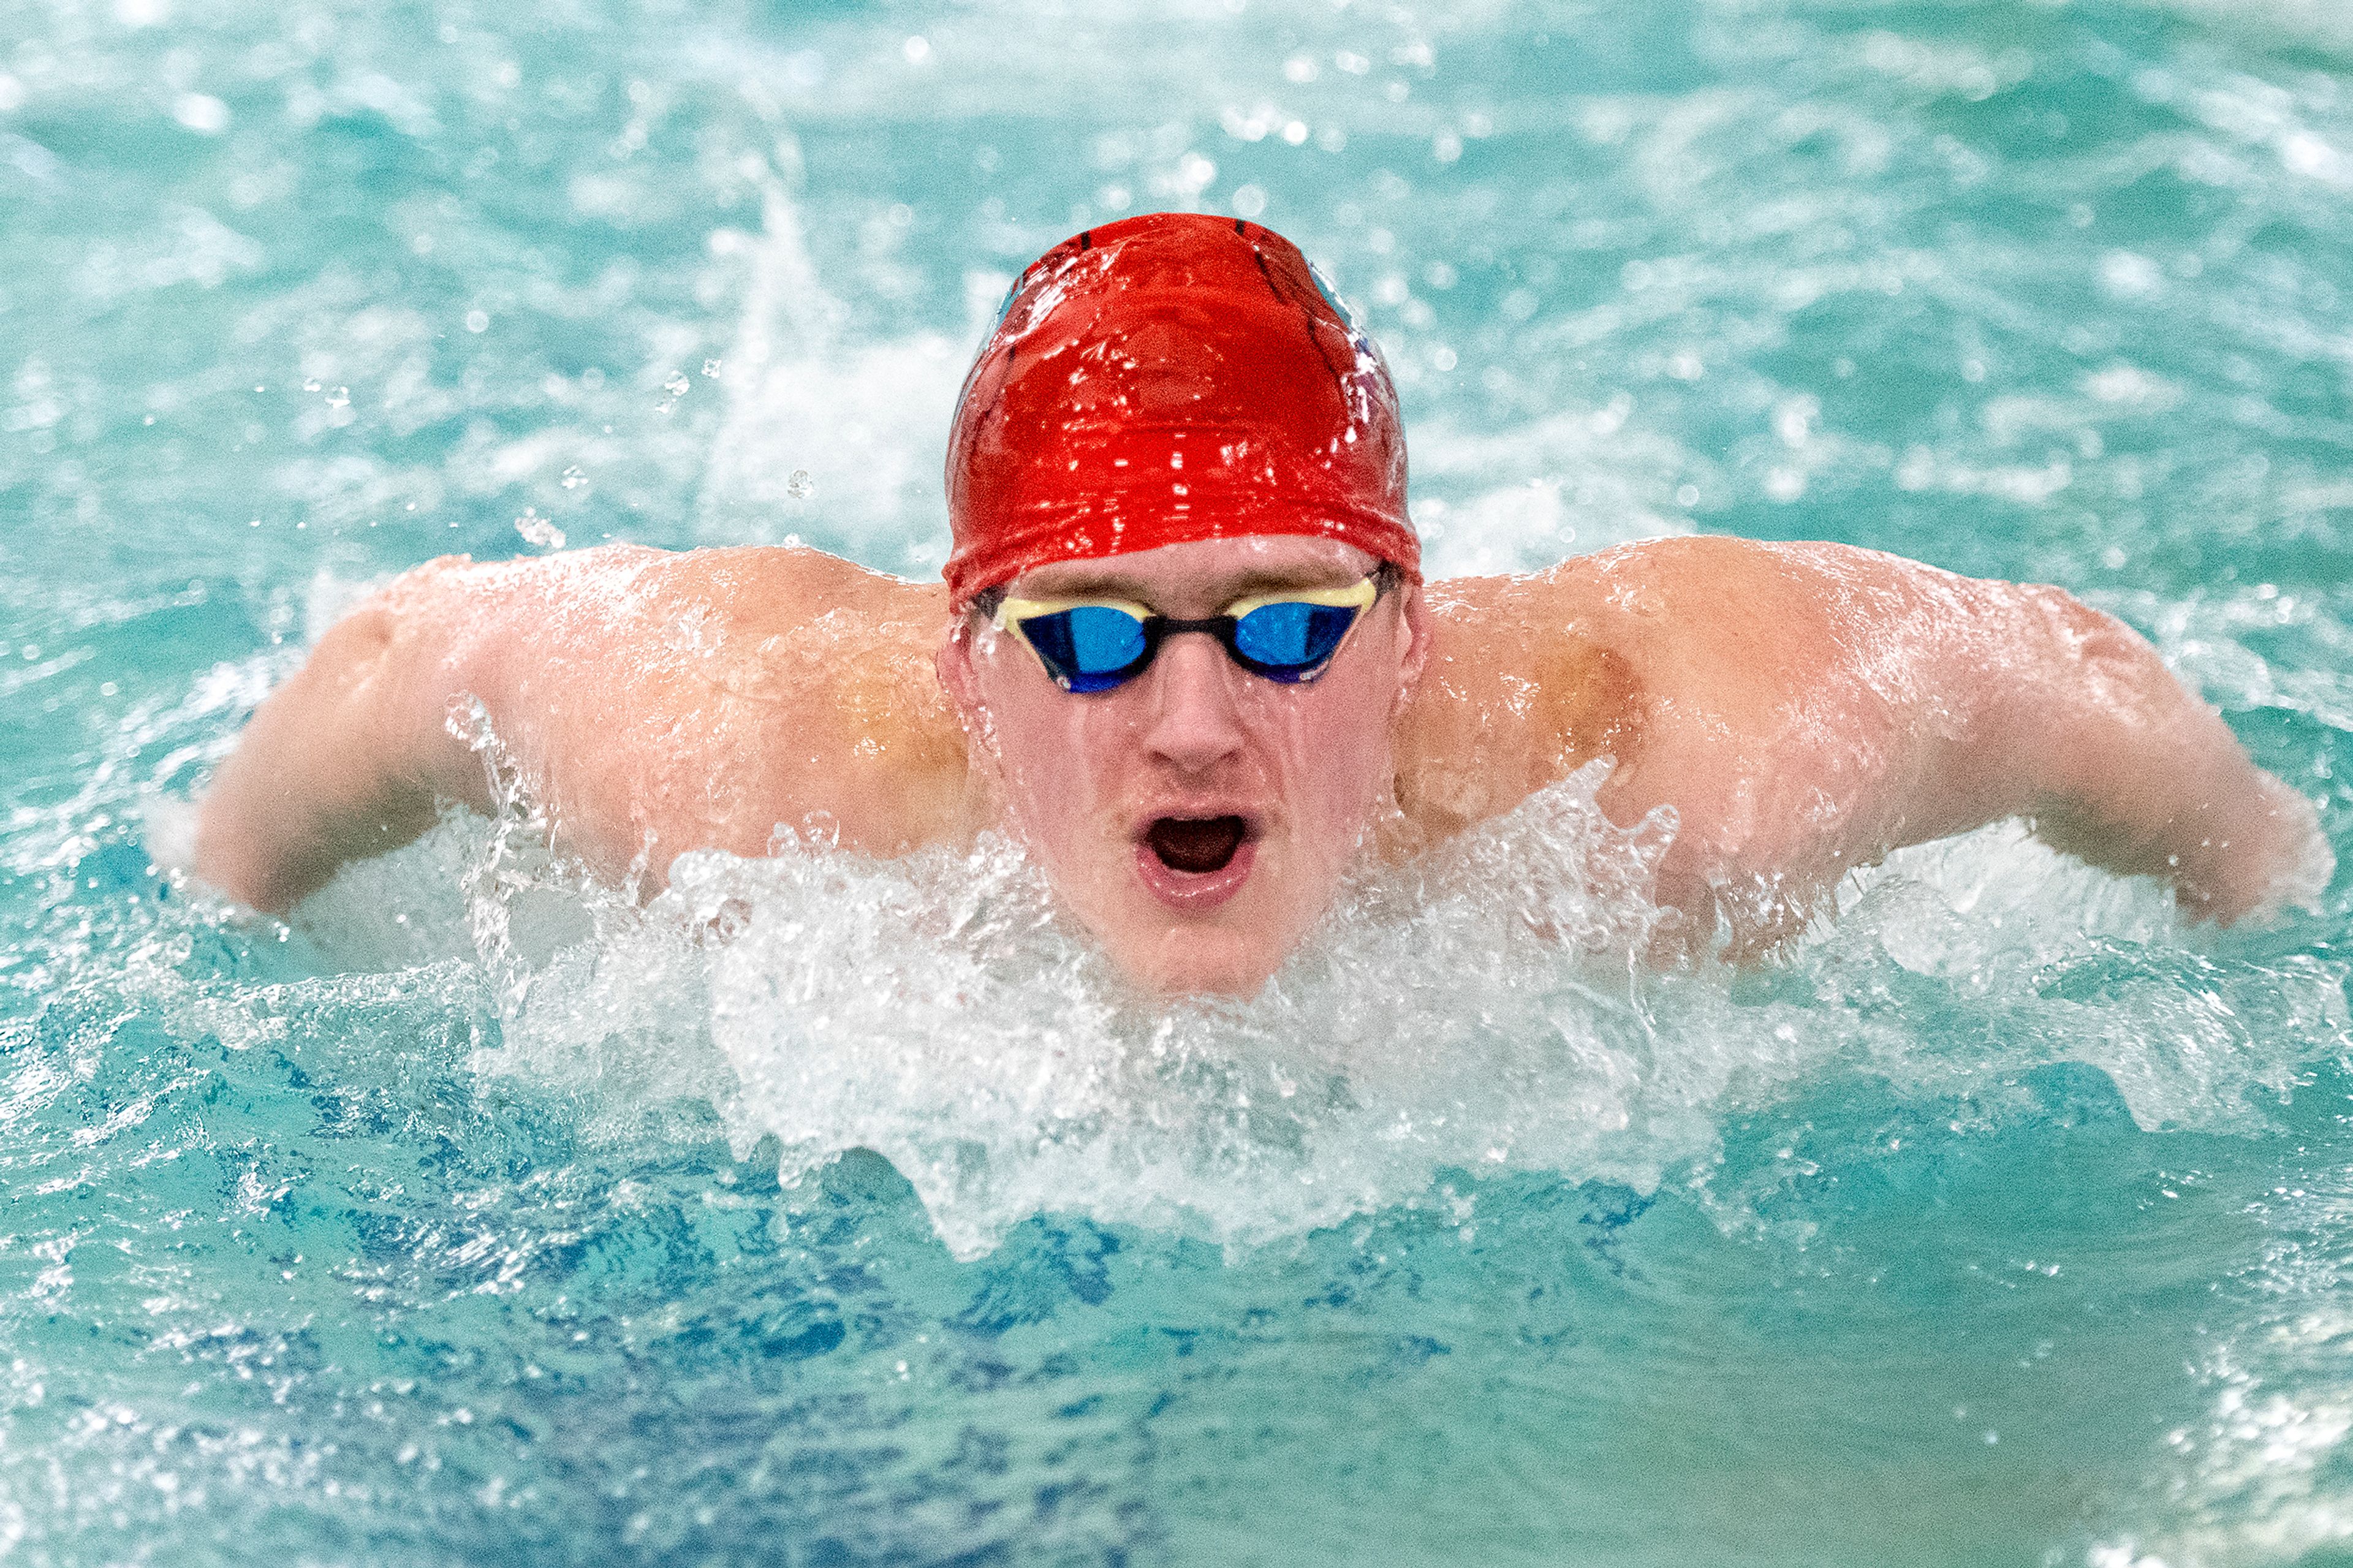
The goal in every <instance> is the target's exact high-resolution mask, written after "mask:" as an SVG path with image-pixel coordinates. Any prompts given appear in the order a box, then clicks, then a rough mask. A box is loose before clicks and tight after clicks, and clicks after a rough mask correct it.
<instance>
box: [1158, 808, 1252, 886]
mask: <svg viewBox="0 0 2353 1568" xmlns="http://www.w3.org/2000/svg"><path fill="white" fill-rule="evenodd" d="M1249 832H1250V825H1249V824H1248V823H1245V822H1244V821H1243V820H1242V819H1241V818H1240V817H1239V816H1164V817H1161V818H1159V819H1158V820H1157V821H1155V822H1154V823H1153V825H1152V826H1151V829H1150V830H1149V831H1148V832H1146V833H1145V836H1144V841H1145V844H1147V845H1149V846H1150V847H1151V849H1152V853H1153V854H1154V855H1155V856H1157V857H1158V858H1159V860H1160V863H1161V864H1162V865H1163V866H1166V867H1167V868H1169V869H1170V870H1172V871H1183V872H1186V873H1187V874H1189V875H1192V876H1196V877H1205V876H1208V874H1209V873H1210V872H1212V871H1222V870H1224V869H1225V868H1226V866H1227V864H1228V863H1229V861H1231V860H1232V859H1233V858H1234V853H1235V851H1237V850H1239V849H1240V847H1242V840H1243V839H1244V838H1245V837H1248V836H1249Z"/></svg>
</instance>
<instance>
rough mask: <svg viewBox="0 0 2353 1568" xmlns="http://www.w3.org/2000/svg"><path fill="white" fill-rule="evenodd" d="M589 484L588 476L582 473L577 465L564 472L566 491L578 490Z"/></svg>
mask: <svg viewBox="0 0 2353 1568" xmlns="http://www.w3.org/2000/svg"><path fill="white" fill-rule="evenodd" d="M587 482H588V476H587V475H586V473H583V472H582V471H581V468H580V465H579V464H577V463H575V464H573V465H572V466H571V467H570V468H566V469H565V470H564V488H565V489H567V490H576V489H579V488H580V487H581V486H582V485H585V484H586V483H587Z"/></svg>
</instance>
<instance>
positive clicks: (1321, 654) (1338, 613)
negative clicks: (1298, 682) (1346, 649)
mask: <svg viewBox="0 0 2353 1568" xmlns="http://www.w3.org/2000/svg"><path fill="white" fill-rule="evenodd" d="M1355 620H1356V611H1355V610H1353V609H1351V608H1348V607H1347V606H1345V605H1303V604H1300V603H1298V602H1297V601H1295V600H1294V601H1292V602H1290V603H1286V604H1276V605H1260V606H1259V607H1258V608H1257V609H1255V610H1252V611H1251V612H1250V614H1249V615H1247V616H1243V617H1242V618H1241V619H1240V620H1239V621H1237V622H1235V623H1234V651H1235V652H1237V653H1239V654H1240V655H1241V656H1242V658H1245V659H1247V660H1248V661H1249V662H1250V664H1251V665H1252V666H1254V667H1259V668H1261V673H1264V674H1266V675H1270V676H1271V677H1273V678H1274V679H1277V680H1282V679H1293V680H1295V679H1299V677H1300V676H1302V675H1303V674H1305V673H1306V672H1307V671H1309V670H1312V669H1314V668H1317V667H1318V666H1320V665H1322V664H1323V663H1324V660H1325V659H1328V658H1331V657H1332V655H1333V653H1334V652H1335V651H1336V650H1337V649H1338V647H1339V646H1340V639H1341V638H1342V637H1346V636H1347V635H1348V627H1349V626H1350V625H1351V624H1353V623H1354V622H1355Z"/></svg>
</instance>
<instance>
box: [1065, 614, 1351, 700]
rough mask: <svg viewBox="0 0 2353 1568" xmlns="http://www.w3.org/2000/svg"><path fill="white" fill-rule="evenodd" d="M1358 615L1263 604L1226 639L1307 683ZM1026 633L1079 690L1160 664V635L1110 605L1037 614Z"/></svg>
mask: <svg viewBox="0 0 2353 1568" xmlns="http://www.w3.org/2000/svg"><path fill="white" fill-rule="evenodd" d="M1355 623H1356V611H1355V610H1353V609H1350V608H1348V607H1346V606H1344V605H1343V606H1335V605H1306V604H1300V603H1297V602H1295V601H1294V602H1290V603H1283V604H1274V605H1260V606H1259V607H1258V608H1257V609H1255V610H1252V611H1251V612H1250V614H1249V615H1247V616H1242V617H1241V618H1240V619H1239V620H1237V621H1233V622H1231V623H1229V626H1230V628H1231V629H1230V630H1224V629H1220V630H1219V640H1220V641H1222V642H1224V643H1225V644H1226V646H1227V647H1228V649H1229V651H1230V652H1232V654H1233V655H1234V657H1235V658H1237V659H1238V660H1239V661H1240V663H1241V664H1242V666H1243V667H1244V668H1247V669H1250V671H1252V672H1253V673H1255V674H1258V675H1261V676H1264V677H1265V678H1267V679H1270V680H1281V681H1300V680H1304V679H1307V678H1308V677H1310V676H1312V675H1314V673H1315V672H1316V671H1317V670H1319V669H1321V668H1323V667H1324V663H1325V661H1327V660H1328V659H1330V658H1331V657H1332V655H1333V654H1334V653H1335V652H1336V651H1338V649H1339V647H1340V639H1341V638H1343V637H1346V636H1347V635H1348V628H1349V626H1352V625H1354V624H1355ZM1214 624H1215V623H1207V622H1191V623H1187V622H1179V623H1176V625H1177V626H1178V628H1179V629H1189V630H1208V629H1211V627H1212V626H1213V625H1214ZM1021 635H1022V636H1023V637H1027V638H1028V639H1029V646H1030V647H1033V648H1035V649H1036V650H1037V652H1038V657H1039V658H1040V659H1042V660H1044V661H1045V665H1046V668H1048V669H1049V670H1050V671H1052V673H1053V675H1054V679H1057V680H1059V681H1060V682H1061V684H1062V685H1063V687H1064V688H1065V689H1069V690H1071V691H1108V690H1110V689H1112V688H1113V687H1114V686H1117V685H1118V684H1120V682H1122V681H1124V680H1125V679H1128V678H1129V677H1131V676H1133V675H1134V674H1136V673H1137V672H1138V671H1139V670H1141V669H1143V668H1144V667H1145V665H1147V664H1149V663H1151V662H1152V651H1153V641H1154V634H1153V632H1152V631H1151V630H1150V629H1149V628H1148V627H1147V626H1145V623H1144V622H1142V621H1140V620H1137V619H1136V618H1135V617H1134V616H1131V615H1129V614H1128V613H1127V612H1126V611H1125V610H1115V609H1113V608H1112V607H1111V606H1110V605H1079V606H1078V607H1077V608H1075V609H1069V610H1057V611H1055V612H1054V613H1053V614H1052V615H1048V616H1029V617H1028V618H1027V619H1025V620H1023V621H1022V623H1021Z"/></svg>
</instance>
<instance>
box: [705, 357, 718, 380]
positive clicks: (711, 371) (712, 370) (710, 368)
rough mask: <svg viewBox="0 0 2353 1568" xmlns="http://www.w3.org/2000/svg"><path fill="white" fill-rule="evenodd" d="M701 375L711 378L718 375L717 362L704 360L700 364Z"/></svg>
mask: <svg viewBox="0 0 2353 1568" xmlns="http://www.w3.org/2000/svg"><path fill="white" fill-rule="evenodd" d="M702 374H705V375H711V376H715V375H717V374H719V362H718V361H717V360H715V359H707V360H704V361H703V362H702Z"/></svg>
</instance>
